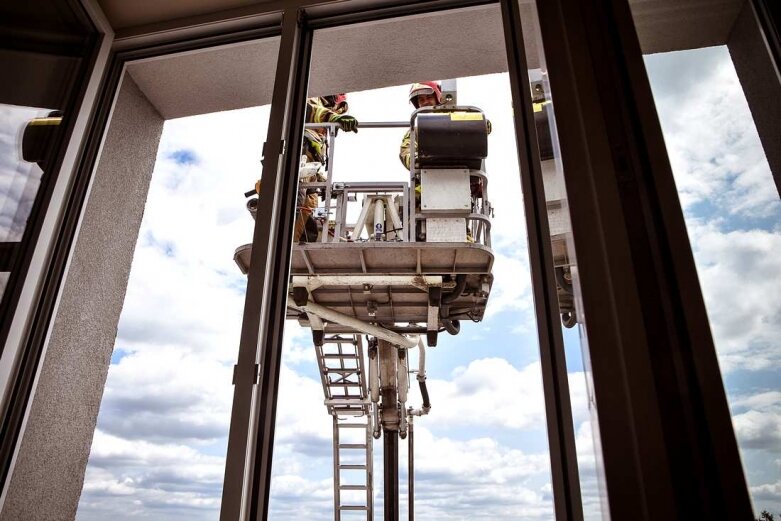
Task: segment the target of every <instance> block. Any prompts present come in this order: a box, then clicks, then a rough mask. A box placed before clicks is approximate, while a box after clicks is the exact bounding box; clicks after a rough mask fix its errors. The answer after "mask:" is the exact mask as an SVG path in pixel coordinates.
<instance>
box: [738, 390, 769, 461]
mask: <svg viewBox="0 0 781 521" xmlns="http://www.w3.org/2000/svg"><path fill="white" fill-rule="evenodd" d="M731 406H732V408H733V415H732V424H733V425H734V427H735V435H736V436H737V438H738V443H739V444H740V447H741V449H743V450H745V449H758V450H761V451H767V452H770V453H776V454H777V453H781V392H779V391H766V392H762V393H758V394H753V395H748V396H737V397H734V398H733V399H732V400H731ZM735 411H739V412H735Z"/></svg>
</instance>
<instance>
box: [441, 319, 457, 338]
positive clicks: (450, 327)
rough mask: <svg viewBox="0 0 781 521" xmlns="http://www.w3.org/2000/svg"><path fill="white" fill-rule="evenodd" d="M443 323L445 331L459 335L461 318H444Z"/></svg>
mask: <svg viewBox="0 0 781 521" xmlns="http://www.w3.org/2000/svg"><path fill="white" fill-rule="evenodd" d="M442 325H443V326H445V331H447V332H448V333H450V334H451V335H457V334H458V332H459V331H461V321H460V320H442Z"/></svg>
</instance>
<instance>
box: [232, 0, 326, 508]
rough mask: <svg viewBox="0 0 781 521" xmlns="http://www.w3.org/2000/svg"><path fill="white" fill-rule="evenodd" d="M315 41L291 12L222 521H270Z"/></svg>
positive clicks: (268, 152)
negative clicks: (289, 284) (301, 156)
mask: <svg viewBox="0 0 781 521" xmlns="http://www.w3.org/2000/svg"><path fill="white" fill-rule="evenodd" d="M311 39H312V38H311V31H309V30H307V29H305V28H304V27H303V18H302V16H301V12H300V11H299V10H297V9H288V10H286V11H285V12H284V14H283V17H282V38H281V42H280V47H279V57H278V59H277V70H276V75H275V79H274V93H273V97H272V103H271V114H270V116H269V128H268V135H267V140H266V143H265V145H264V148H263V156H264V162H263V175H262V184H263V187H264V188H265V189H264V190H262V191H261V193H260V196H259V201H258V213H257V217H256V222H255V231H254V234H253V241H252V245H253V246H252V254H251V258H250V267H249V272H248V274H247V277H248V280H247V294H246V298H245V306H244V317H243V321H242V328H241V340H240V346H239V360H238V364H237V366H236V369H235V376H234V385H235V390H234V397H233V407H232V410H231V427H230V434H229V438H228V454H227V458H226V467H225V483H224V488H223V496H222V508H221V512H220V520H221V521H237V520H239V519H258V520H261V519H262V520H265V519H267V517H268V505H269V485H270V481H271V460H272V452H273V446H274V428H275V422H276V406H277V392H278V389H279V370H280V362H281V356H282V335H283V332H284V321H285V313H286V309H287V306H286V301H287V278H288V272H289V271H290V256H291V248H292V227H293V219H294V209H295V198H296V187H297V184H298V175H297V168H296V167H297V165H298V154H299V148H300V143H301V139H302V137H303V121H304V112H303V111H304V107H305V103H306V90H307V82H308V74H309V58H310V51H311ZM256 383H257V386H256V385H255V384H256Z"/></svg>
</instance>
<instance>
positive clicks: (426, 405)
mask: <svg viewBox="0 0 781 521" xmlns="http://www.w3.org/2000/svg"><path fill="white" fill-rule="evenodd" d="M418 385H419V386H420V394H421V396H423V410H424V411H428V410H429V409H431V401H429V398H428V389H427V388H426V379H425V378H423V379H418Z"/></svg>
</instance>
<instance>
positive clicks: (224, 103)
mask: <svg viewBox="0 0 781 521" xmlns="http://www.w3.org/2000/svg"><path fill="white" fill-rule="evenodd" d="M522 1H523V2H524V5H522V20H523V21H524V27H523V29H524V39H525V44H526V50H527V53H526V54H527V56H528V61H529V67H530V68H538V67H539V64H538V63H539V62H538V48H537V45H536V41H537V28H536V24H535V22H534V21H535V17H534V16H533V13H532V8H531V3H530V0H522ZM103 3H105V4H110V5H112V6H114V7H116V6H115V5H114V4H115V0H103ZM116 3H123V4H132V5H138V4H140V5H142V6H145V7H146V8H147V10H151V7H150V6H151V5H152V3H151V2H149V1H147V0H143V1H141V2H138V4H136V2H132V3H131V2H118V1H117V2H116ZM158 3H160V4H177V5H179V4H186V5H189V6H191V8H193V9H195V8H196V7H197V8H198V9H201V10H203V9H206V6H207V5H208V6H212V7H214V6H217V5H219V6H220V7H221V8H227V6H228V4H230V5H234V4H238V3H241V4H242V5H245V4H246V3H247V1H246V0H220V1H216V2H214V1H210V0H197V1H196V0H193V1H191V2H189V3H188V2H158ZM256 3H257V2H256ZM743 3H744V0H634V1H633V2H632V9H633V14H634V16H635V21H636V26H637V31H638V37H639V39H640V43H641V47H642V48H643V52H645V53H647V54H650V53H655V52H666V51H672V50H680V49H692V48H700V47H707V46H713V45H720V44H723V43H725V42H726V40H727V38H728V36H729V33H730V30H731V28H732V25H733V24H734V21H735V19H736V17H737V14H738V12H739V11H740V8H741V6H742V5H743ZM123 9H124V10H125V11H127V12H130V11H131V9H130V8H129V7H125V8H123ZM167 9H174V7H171V6H169V7H168V8H167ZM176 9H183V7H181V5H180V6H179V7H178V8H176ZM125 11H123V12H125ZM142 11H144V10H142ZM138 16H141V15H140V14H139V15H138ZM145 16H146V15H145ZM123 19H124V18H123ZM139 19H140V18H139ZM144 20H146V18H144ZM128 23H130V22H128ZM278 42H279V40H278V38H269V39H265V40H262V41H256V42H250V43H243V44H237V45H231V46H224V47H219V48H212V49H208V50H203V51H197V52H191V53H185V54H181V55H173V56H168V57H165V58H158V59H152V60H147V61H142V62H136V63H133V64H131V65H129V66H128V70H129V72H130V74H131V76H132V77H133V79H134V80H135V81H136V82H137V83H138V86H139V87H140V88H141V90H142V91H143V92H144V94H145V95H146V96H147V97H148V98H149V100H150V101H151V102H152V104H153V105H154V106H155V107H157V109H158V110H159V111H160V114H161V115H163V117H165V118H167V119H170V118H178V117H183V116H190V115H195V114H203V113H208V112H215V111H220V110H231V109H238V108H244V107H249V106H257V105H266V104H268V103H270V101H271V92H272V87H273V78H274V70H275V65H276V53H277V48H278V45H279V43H278ZM506 70H507V63H506V58H505V53H504V39H503V33H502V23H501V14H500V11H499V8H498V6H497V5H489V6H482V7H475V8H468V9H461V10H456V11H447V12H443V13H435V14H428V15H420V16H414V17H406V18H395V19H392V20H384V21H379V22H371V23H365V24H358V25H351V26H344V27H338V28H332V29H324V30H320V31H317V32H316V33H315V37H314V46H313V51H312V70H311V75H310V94H311V95H322V94H330V93H334V92H355V91H361V90H369V89H374V88H380V87H386V86H390V85H400V84H404V83H410V82H413V81H421V80H428V79H447V78H460V77H466V76H476V75H482V74H490V73H496V72H504V71H506Z"/></svg>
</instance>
